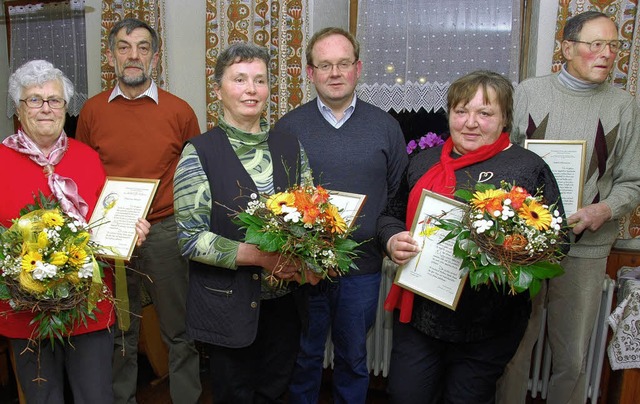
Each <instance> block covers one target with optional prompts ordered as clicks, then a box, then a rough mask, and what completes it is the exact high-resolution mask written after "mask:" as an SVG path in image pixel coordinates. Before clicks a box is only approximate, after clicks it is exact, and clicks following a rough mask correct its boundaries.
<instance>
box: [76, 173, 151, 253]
mask: <svg viewBox="0 0 640 404" xmlns="http://www.w3.org/2000/svg"><path fill="white" fill-rule="evenodd" d="M159 183H160V180H156V179H139V178H122V177H107V181H106V182H105V184H104V187H103V188H102V192H101V193H100V198H99V199H98V203H97V204H96V207H95V208H94V209H93V214H92V215H91V220H90V221H89V224H90V226H91V227H92V231H91V240H92V241H94V242H96V243H97V244H98V245H99V246H100V247H101V249H100V251H99V254H100V255H101V256H103V257H107V258H120V259H124V260H130V259H131V254H132V253H133V249H134V248H135V245H136V241H137V240H138V235H137V233H136V222H137V221H138V218H143V217H146V216H147V213H148V212H149V208H150V207H151V201H152V200H153V197H154V195H155V194H156V190H157V189H158V184H159Z"/></svg>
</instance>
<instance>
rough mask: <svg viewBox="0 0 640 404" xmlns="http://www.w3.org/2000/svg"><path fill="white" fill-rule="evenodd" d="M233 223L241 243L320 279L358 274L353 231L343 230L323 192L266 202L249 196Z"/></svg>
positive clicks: (303, 190)
mask: <svg viewBox="0 0 640 404" xmlns="http://www.w3.org/2000/svg"><path fill="white" fill-rule="evenodd" d="M234 221H235V223H236V224H238V225H240V227H241V228H244V229H246V236H245V240H244V241H245V242H247V243H250V244H255V245H256V246H257V247H258V249H260V250H262V251H266V252H279V253H280V254H282V255H283V256H284V257H286V258H289V259H299V260H300V261H302V262H303V264H304V265H306V267H307V268H308V269H309V270H311V271H312V272H313V273H315V274H317V275H318V276H320V277H325V276H326V275H327V274H328V273H329V272H330V271H334V272H336V273H337V274H338V275H341V274H345V273H347V272H349V271H350V270H352V269H357V266H356V265H355V264H354V263H353V258H355V257H356V255H357V254H356V251H355V249H356V248H357V247H358V246H359V245H360V244H359V243H357V242H355V241H353V240H352V239H351V238H350V235H351V233H352V232H353V230H354V228H350V227H348V226H347V225H346V223H345V220H344V219H343V218H342V216H341V214H340V212H339V209H338V208H337V207H336V206H335V205H333V204H332V203H331V202H329V192H328V191H327V190H326V189H324V188H322V187H321V186H312V185H297V186H294V187H291V188H289V189H287V190H286V191H285V192H279V193H276V194H274V195H270V196H259V195H256V194H252V195H251V201H250V202H249V203H248V206H247V208H246V209H245V210H244V211H243V212H239V213H237V214H236V215H235V219H234ZM303 274H304V273H303Z"/></svg>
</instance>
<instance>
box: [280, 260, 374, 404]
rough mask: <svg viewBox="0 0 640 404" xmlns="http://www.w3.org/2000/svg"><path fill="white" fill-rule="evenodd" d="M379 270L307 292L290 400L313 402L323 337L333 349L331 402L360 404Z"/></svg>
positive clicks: (366, 382) (366, 381)
mask: <svg viewBox="0 0 640 404" xmlns="http://www.w3.org/2000/svg"><path fill="white" fill-rule="evenodd" d="M379 289H380V272H378V273H375V274H370V275H355V276H345V277H342V278H338V279H336V280H334V281H333V282H329V281H322V282H321V283H320V284H318V285H317V286H314V287H311V288H310V293H309V328H308V329H307V330H303V332H302V336H301V338H300V352H299V353H298V358H297V360H296V366H295V368H294V371H293V377H292V379H291V384H290V385H289V400H290V402H291V403H294V404H297V403H314V404H315V403H317V402H318V396H319V393H320V383H321V379H322V363H323V359H324V349H325V343H326V341H327V333H328V332H329V328H331V340H332V341H333V345H334V361H333V362H334V370H333V400H334V403H336V404H338V403H349V404H357V403H364V402H365V399H366V397H367V390H368V388H369V369H368V367H367V344H366V342H367V332H368V331H369V329H370V328H371V326H372V325H373V322H374V321H375V318H376V308H377V305H378V293H379Z"/></svg>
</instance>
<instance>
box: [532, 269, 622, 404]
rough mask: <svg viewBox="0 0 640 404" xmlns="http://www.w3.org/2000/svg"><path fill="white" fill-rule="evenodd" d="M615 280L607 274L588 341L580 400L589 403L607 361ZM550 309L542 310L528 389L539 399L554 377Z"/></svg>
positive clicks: (596, 393)
mask: <svg viewBox="0 0 640 404" xmlns="http://www.w3.org/2000/svg"><path fill="white" fill-rule="evenodd" d="M614 286H615V282H614V281H612V280H611V279H610V278H609V277H608V276H607V277H606V278H605V280H604V282H603V284H602V297H601V300H600V309H599V311H598V316H597V317H596V321H595V323H594V325H593V332H592V333H591V339H590V340H589V352H588V356H587V367H586V369H587V377H586V382H585V383H586V384H587V389H586V397H584V398H583V400H582V401H581V402H586V401H587V398H588V399H590V400H591V402H592V403H595V402H596V401H597V400H598V396H599V393H600V376H601V375H602V365H603V363H604V354H605V351H606V348H605V345H606V342H607V317H609V314H610V313H611V302H612V299H613V292H614ZM546 320H547V309H544V310H543V313H542V321H541V323H542V324H541V326H540V333H539V334H538V342H537V343H536V347H535V349H534V353H533V360H532V364H531V378H530V379H529V390H530V391H531V397H532V398H536V397H537V395H538V393H540V397H541V398H542V399H546V398H547V392H548V389H549V378H550V376H551V347H550V346H549V342H548V341H547V340H546V338H545V336H546V324H547V321H546Z"/></svg>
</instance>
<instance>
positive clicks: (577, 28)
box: [562, 10, 618, 41]
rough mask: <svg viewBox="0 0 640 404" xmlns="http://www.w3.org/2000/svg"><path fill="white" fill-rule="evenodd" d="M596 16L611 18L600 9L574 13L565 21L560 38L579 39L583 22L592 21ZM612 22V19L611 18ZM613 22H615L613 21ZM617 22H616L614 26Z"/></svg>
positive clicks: (567, 39)
mask: <svg viewBox="0 0 640 404" xmlns="http://www.w3.org/2000/svg"><path fill="white" fill-rule="evenodd" d="M598 18H606V19H608V20H611V18H610V17H609V16H608V15H606V14H604V13H601V12H600V11H593V10H590V11H585V12H584V13H580V14H576V15H574V16H573V17H571V18H569V19H568V20H567V23H566V24H565V26H564V31H563V32H562V40H563V41H577V40H579V39H580V32H582V28H584V24H586V23H588V22H589V21H593V20H595V19H598ZM611 21H612V22H613V20H611ZM614 24H615V22H614ZM617 27H618V24H616V28H617Z"/></svg>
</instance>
